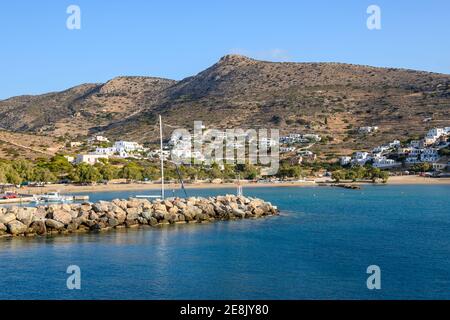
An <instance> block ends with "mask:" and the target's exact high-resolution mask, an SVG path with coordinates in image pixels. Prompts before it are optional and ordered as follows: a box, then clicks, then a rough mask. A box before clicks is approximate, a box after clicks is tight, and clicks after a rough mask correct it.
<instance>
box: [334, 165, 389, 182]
mask: <svg viewBox="0 0 450 320" xmlns="http://www.w3.org/2000/svg"><path fill="white" fill-rule="evenodd" d="M332 177H333V179H334V180H336V181H337V182H339V181H341V180H351V181H357V180H372V181H373V182H375V181H377V180H382V181H383V182H387V180H388V179H389V172H387V171H383V170H380V169H379V168H374V167H372V166H364V167H361V166H356V167H352V168H349V169H341V170H336V171H333V175H332Z"/></svg>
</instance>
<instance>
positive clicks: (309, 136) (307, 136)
mask: <svg viewBox="0 0 450 320" xmlns="http://www.w3.org/2000/svg"><path fill="white" fill-rule="evenodd" d="M303 138H304V139H308V140H314V141H317V142H319V141H320V140H322V138H321V137H320V136H319V135H318V134H314V133H307V134H304V135H303Z"/></svg>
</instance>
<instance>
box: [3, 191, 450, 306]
mask: <svg viewBox="0 0 450 320" xmlns="http://www.w3.org/2000/svg"><path fill="white" fill-rule="evenodd" d="M243 191H244V194H245V195H247V196H252V197H258V198H262V199H264V200H267V201H270V202H271V203H272V204H274V205H276V206H278V208H279V209H280V215H278V216H275V217H268V218H262V219H257V220H238V221H223V222H215V223H206V224H183V225H170V226H165V227H159V228H151V227H141V228H133V229H122V230H117V231H110V232H103V233H89V234H76V235H61V236H53V237H35V238H12V239H0V270H1V273H0V299H289V300H290V299H356V300H359V299H449V298H450V185H426V186H424V185H365V186H363V187H362V189H361V190H347V189H343V188H333V187H254V188H250V187H248V188H244V190H243ZM155 192H156V191H149V193H150V194H151V193H155ZM187 192H188V194H189V196H212V195H219V194H226V193H229V194H231V193H236V190H235V189H189V190H187ZM136 194H142V191H126V192H98V193H90V194H89V196H90V200H91V201H97V200H111V199H114V198H128V197H130V196H135V195H136ZM169 195H172V190H169ZM173 195H175V196H183V193H181V191H180V190H174V191H173ZM74 266H75V269H76V270H77V271H76V272H75V273H74V271H73V270H75V269H74ZM374 270H375V271H374ZM74 276H76V277H77V279H76V281H77V282H74V278H73V277H74ZM74 283H77V284H78V285H79V286H76V287H75V288H74V286H73V284H74ZM374 284H376V285H374ZM78 288H79V289H78Z"/></svg>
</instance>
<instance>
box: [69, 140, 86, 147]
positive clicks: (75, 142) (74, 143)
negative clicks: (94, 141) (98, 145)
mask: <svg viewBox="0 0 450 320" xmlns="http://www.w3.org/2000/svg"><path fill="white" fill-rule="evenodd" d="M82 144H83V143H82V142H80V141H72V142H71V143H70V147H71V148H74V147H79V146H81V145H82Z"/></svg>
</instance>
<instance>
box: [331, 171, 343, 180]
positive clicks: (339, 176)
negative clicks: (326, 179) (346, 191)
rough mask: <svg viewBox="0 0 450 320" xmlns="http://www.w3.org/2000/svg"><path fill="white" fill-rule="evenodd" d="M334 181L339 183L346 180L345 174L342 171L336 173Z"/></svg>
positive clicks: (334, 173)
mask: <svg viewBox="0 0 450 320" xmlns="http://www.w3.org/2000/svg"><path fill="white" fill-rule="evenodd" d="M333 179H334V180H335V181H336V182H339V181H341V180H343V179H345V172H343V171H342V170H338V171H334V172H333Z"/></svg>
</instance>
